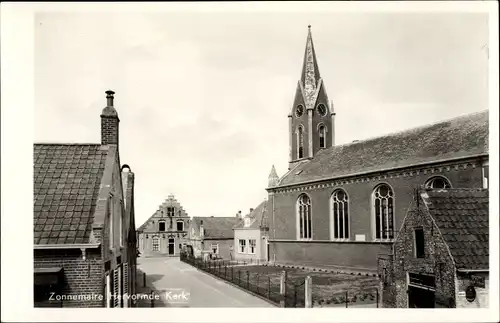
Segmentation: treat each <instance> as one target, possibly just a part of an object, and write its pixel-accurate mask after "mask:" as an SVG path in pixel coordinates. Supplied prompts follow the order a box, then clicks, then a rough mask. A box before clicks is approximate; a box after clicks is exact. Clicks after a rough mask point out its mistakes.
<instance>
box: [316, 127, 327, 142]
mask: <svg viewBox="0 0 500 323" xmlns="http://www.w3.org/2000/svg"><path fill="white" fill-rule="evenodd" d="M318 132H319V147H320V148H325V147H326V141H325V138H326V127H325V126H324V125H321V126H319V130H318Z"/></svg>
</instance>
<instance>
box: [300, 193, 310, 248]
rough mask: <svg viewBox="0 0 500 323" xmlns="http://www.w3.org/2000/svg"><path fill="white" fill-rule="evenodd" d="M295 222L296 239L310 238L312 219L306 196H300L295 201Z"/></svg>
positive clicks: (308, 199)
mask: <svg viewBox="0 0 500 323" xmlns="http://www.w3.org/2000/svg"><path fill="white" fill-rule="evenodd" d="M297 222H298V227H299V230H298V233H299V235H298V238H299V239H311V238H312V217H311V199H310V198H309V196H308V195H307V194H302V195H300V196H299V198H298V199H297Z"/></svg>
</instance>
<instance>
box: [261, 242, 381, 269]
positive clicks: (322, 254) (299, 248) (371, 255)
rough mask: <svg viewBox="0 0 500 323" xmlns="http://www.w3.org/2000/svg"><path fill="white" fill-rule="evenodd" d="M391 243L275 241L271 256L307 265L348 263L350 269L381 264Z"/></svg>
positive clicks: (285, 261) (345, 265) (367, 267)
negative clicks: (378, 258)
mask: <svg viewBox="0 0 500 323" xmlns="http://www.w3.org/2000/svg"><path fill="white" fill-rule="evenodd" d="M389 248H390V245H389V244H387V243H386V244H381V243H361V242H314V241H313V242H273V241H270V248H269V249H270V250H269V252H270V254H271V257H270V259H271V260H272V259H273V255H274V253H275V254H276V262H279V263H298V264H304V265H317V266H332V267H339V268H341V267H345V268H346V269H359V270H363V269H367V270H373V269H375V268H377V255H378V254H379V253H381V252H385V253H387V252H388V250H389Z"/></svg>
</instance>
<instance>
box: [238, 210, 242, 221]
mask: <svg viewBox="0 0 500 323" xmlns="http://www.w3.org/2000/svg"><path fill="white" fill-rule="evenodd" d="M238 217H239V218H240V219H241V211H238Z"/></svg>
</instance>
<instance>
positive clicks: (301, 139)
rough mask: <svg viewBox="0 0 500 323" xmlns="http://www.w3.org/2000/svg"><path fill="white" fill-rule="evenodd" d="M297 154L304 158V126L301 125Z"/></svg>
mask: <svg viewBox="0 0 500 323" xmlns="http://www.w3.org/2000/svg"><path fill="white" fill-rule="evenodd" d="M297 147H298V149H297V155H298V158H303V157H304V130H303V129H302V126H299V129H298V130H297Z"/></svg>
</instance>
